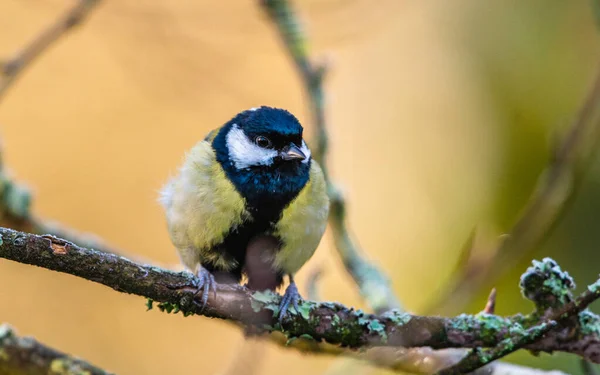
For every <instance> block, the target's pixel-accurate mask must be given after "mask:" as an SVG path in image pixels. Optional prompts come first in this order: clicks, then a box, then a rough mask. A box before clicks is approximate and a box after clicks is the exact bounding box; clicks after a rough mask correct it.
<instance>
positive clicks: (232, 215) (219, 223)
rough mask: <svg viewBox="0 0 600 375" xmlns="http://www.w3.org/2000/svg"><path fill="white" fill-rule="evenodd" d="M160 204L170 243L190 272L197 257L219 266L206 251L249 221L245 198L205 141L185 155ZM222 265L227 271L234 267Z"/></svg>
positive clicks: (164, 191) (166, 187) (163, 192)
mask: <svg viewBox="0 0 600 375" xmlns="http://www.w3.org/2000/svg"><path fill="white" fill-rule="evenodd" d="M160 201H161V203H162V204H163V206H164V207H165V210H166V216H167V224H168V229H169V234H170V236H171V241H172V242H173V244H174V245H175V246H176V247H177V249H178V250H179V253H180V256H181V259H182V261H183V263H184V264H185V265H186V266H187V267H189V268H191V269H195V267H196V265H197V263H198V261H199V259H200V258H203V259H205V260H210V261H212V262H215V263H218V262H219V261H220V259H217V258H218V254H215V253H213V252H209V251H207V250H209V249H211V248H212V247H213V246H214V245H217V244H219V243H221V242H222V241H223V239H224V238H225V236H226V235H227V234H228V233H229V232H230V230H231V229H232V228H235V227H237V226H239V225H241V224H242V223H243V222H244V221H246V220H250V215H249V214H248V212H247V211H246V209H245V207H246V205H245V200H244V198H242V196H240V194H239V193H238V192H237V191H236V189H235V187H234V186H233V184H232V183H231V182H230V181H229V179H227V177H226V176H225V172H224V171H223V168H222V167H221V165H220V164H219V163H218V162H217V160H216V156H215V153H214V150H213V149H212V147H211V145H210V143H209V142H207V141H201V142H199V143H198V144H196V146H194V147H193V148H192V149H191V150H190V152H189V153H188V155H186V158H185V162H184V164H183V166H182V167H181V169H180V171H179V175H178V176H175V177H174V178H173V179H171V180H170V181H169V183H167V185H166V186H165V187H164V188H163V190H162V192H161V198H160ZM215 257H216V258H215ZM212 258H215V259H212ZM221 266H222V267H223V268H224V269H227V268H233V267H234V266H235V264H222V265H221Z"/></svg>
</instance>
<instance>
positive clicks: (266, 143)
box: [254, 135, 271, 148]
mask: <svg viewBox="0 0 600 375" xmlns="http://www.w3.org/2000/svg"><path fill="white" fill-rule="evenodd" d="M254 143H256V144H257V145H258V146H259V147H262V148H269V147H271V140H270V139H269V138H267V137H265V136H264V135H259V136H257V137H256V138H254Z"/></svg>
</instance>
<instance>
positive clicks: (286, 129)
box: [160, 106, 329, 320]
mask: <svg viewBox="0 0 600 375" xmlns="http://www.w3.org/2000/svg"><path fill="white" fill-rule="evenodd" d="M302 131H303V128H302V125H300V122H299V121H298V120H297V119H296V117H294V115H292V114H291V113H290V112H288V111H286V110H283V109H278V108H272V107H266V106H262V107H260V108H252V109H249V110H246V111H243V112H241V113H239V114H237V115H236V116H235V117H233V118H232V119H231V120H229V122H227V123H226V124H225V125H223V126H222V127H220V128H218V129H215V130H213V131H212V132H210V133H209V134H208V135H207V136H206V138H205V139H204V140H202V141H200V142H199V143H197V144H196V145H195V146H194V147H193V148H192V149H191V151H190V152H189V153H188V154H187V155H186V157H185V160H184V162H183V165H182V166H181V168H180V170H179V173H178V174H177V175H176V176H175V177H174V178H172V179H171V180H170V181H169V182H168V183H167V184H166V185H165V186H164V188H163V189H162V191H161V197H160V202H161V204H162V205H163V207H164V209H165V213H166V219H167V225H168V229H169V234H170V238H171V241H172V242H173V244H174V245H175V247H176V248H177V250H178V252H179V256H180V258H181V261H182V263H183V264H184V265H185V266H186V267H188V268H189V269H190V270H192V271H194V272H196V274H197V276H198V278H199V280H200V282H199V285H198V291H199V293H200V292H201V293H202V302H203V305H205V304H206V301H207V299H208V294H209V292H210V291H213V292H214V293H215V294H216V282H235V283H239V282H240V281H241V279H242V276H244V275H245V276H246V277H247V279H248V286H249V287H250V288H253V289H276V288H278V287H279V286H281V284H282V283H283V276H284V275H287V276H288V277H289V281H290V284H289V286H288V287H287V289H286V291H285V294H284V296H283V298H282V300H281V304H280V306H279V307H280V309H279V319H280V320H281V318H283V317H284V316H285V315H286V314H287V312H288V307H289V306H290V304H292V305H293V306H295V307H296V309H297V304H298V301H299V300H300V298H301V297H300V294H299V293H298V289H297V287H296V284H295V282H294V274H296V272H297V271H298V270H299V269H300V268H301V267H302V266H303V265H304V263H306V261H308V259H309V258H310V257H311V256H312V255H313V253H314V252H315V250H316V248H317V246H318V244H319V242H320V240H321V237H322V236H323V232H324V231H325V227H326V223H327V216H328V212H329V200H328V197H327V190H326V184H325V179H324V177H323V173H322V171H321V168H320V167H319V165H318V164H317V162H315V161H314V160H312V158H311V153H310V150H309V149H308V147H307V145H306V142H305V141H304V140H303V138H302Z"/></svg>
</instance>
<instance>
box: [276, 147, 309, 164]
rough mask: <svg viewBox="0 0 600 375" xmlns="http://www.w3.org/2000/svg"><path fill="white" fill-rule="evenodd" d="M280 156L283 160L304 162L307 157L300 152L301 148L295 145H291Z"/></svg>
mask: <svg viewBox="0 0 600 375" xmlns="http://www.w3.org/2000/svg"><path fill="white" fill-rule="evenodd" d="M279 156H281V158H282V159H283V160H304V159H306V155H304V153H303V152H302V150H300V148H298V146H296V145H295V144H293V143H291V144H290V145H289V146H287V147H285V148H284V149H283V150H281V152H280V153H279Z"/></svg>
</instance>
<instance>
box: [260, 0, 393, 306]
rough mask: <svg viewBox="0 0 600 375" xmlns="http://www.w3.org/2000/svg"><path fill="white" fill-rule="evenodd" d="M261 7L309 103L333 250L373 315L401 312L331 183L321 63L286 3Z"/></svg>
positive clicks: (270, 1)
mask: <svg viewBox="0 0 600 375" xmlns="http://www.w3.org/2000/svg"><path fill="white" fill-rule="evenodd" d="M261 2H262V4H263V7H264V9H265V11H266V12H267V14H268V15H269V16H270V18H271V20H272V21H273V23H274V24H275V26H276V27H277V31H278V32H279V34H280V36H281V39H282V40H283V43H284V45H285V48H286V51H287V52H288V53H289V54H290V56H291V57H292V59H293V61H294V63H295V64H296V67H297V68H298V72H299V74H300V78H301V79H302V83H303V84H304V89H305V91H306V93H307V95H308V98H309V101H310V107H311V110H312V114H313V122H314V125H315V127H316V130H317V136H316V140H315V142H314V145H313V148H314V152H313V155H314V158H315V159H316V160H317V161H318V162H319V164H320V165H321V168H322V169H323V174H324V175H325V180H326V181H327V188H328V193H329V199H330V200H331V209H330V214H329V224H330V226H331V229H332V232H333V238H334V241H335V245H336V249H337V250H338V253H339V255H340V258H341V259H342V262H343V263H344V267H345V268H346V270H347V271H348V273H349V274H350V276H352V278H353V279H354V281H355V283H356V285H357V286H358V288H359V290H360V294H361V296H362V298H363V299H364V300H365V301H366V302H367V303H368V304H369V306H370V307H371V308H372V309H373V310H374V311H375V312H376V313H383V312H385V311H388V310H391V309H401V308H402V304H401V303H400V300H398V298H397V297H396V294H395V293H394V291H393V289H392V286H391V284H390V281H389V280H388V278H387V276H386V275H385V274H384V273H383V272H382V271H381V270H380V269H379V267H377V266H376V265H375V264H374V263H373V262H371V261H370V260H369V259H367V257H366V256H365V253H364V251H363V250H362V249H361V248H360V247H359V245H358V244H357V243H356V241H355V240H354V239H353V236H352V234H351V233H350V231H349V229H348V225H347V221H346V202H345V200H344V197H343V196H342V194H341V192H340V190H339V189H338V188H337V187H336V186H335V184H334V183H333V182H332V180H331V175H330V173H329V166H328V164H327V151H328V145H329V137H328V135H327V124H326V119H325V94H324V92H323V78H324V77H325V73H326V72H327V67H326V65H324V64H321V65H318V64H315V63H314V62H312V61H311V60H310V57H309V55H308V48H307V43H308V42H307V40H306V37H305V35H304V33H303V32H302V29H301V27H300V25H299V22H298V19H297V17H296V16H295V14H294V11H293V9H292V8H291V5H290V4H289V2H288V1H286V0H261Z"/></svg>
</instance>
